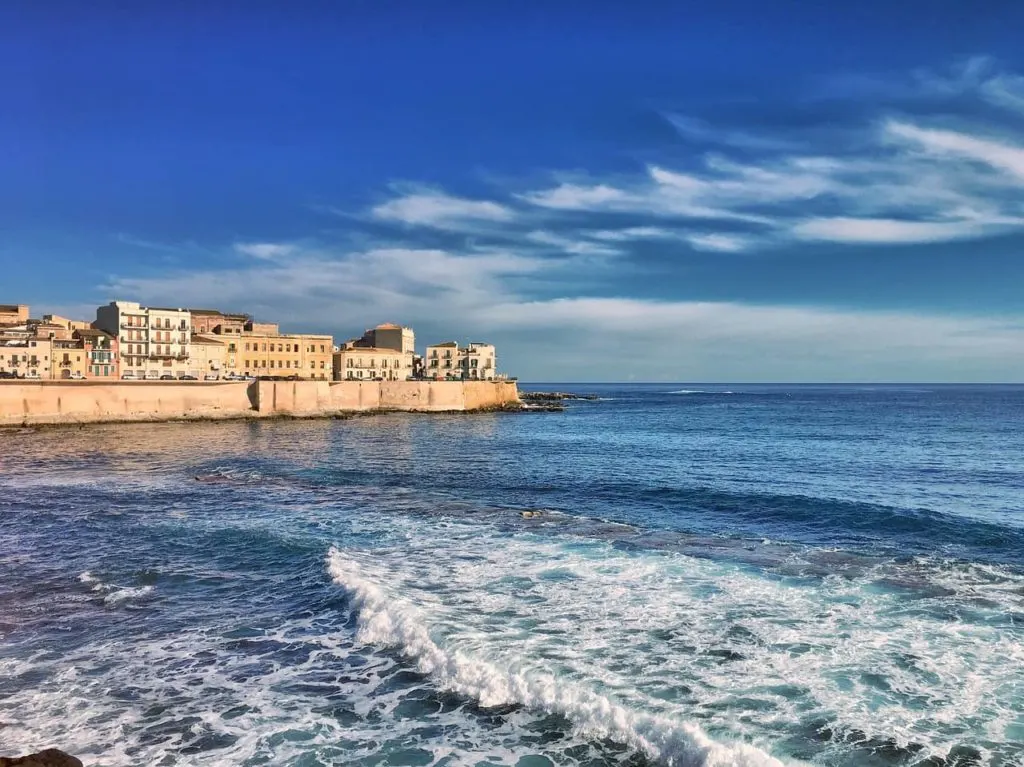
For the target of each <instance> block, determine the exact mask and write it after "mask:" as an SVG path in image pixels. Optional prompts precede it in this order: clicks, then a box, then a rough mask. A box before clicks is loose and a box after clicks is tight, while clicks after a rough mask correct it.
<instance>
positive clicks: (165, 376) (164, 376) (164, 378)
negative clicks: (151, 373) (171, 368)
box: [160, 373, 174, 381]
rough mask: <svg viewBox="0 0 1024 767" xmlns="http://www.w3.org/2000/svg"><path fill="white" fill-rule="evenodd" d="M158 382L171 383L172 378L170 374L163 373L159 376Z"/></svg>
mask: <svg viewBox="0 0 1024 767" xmlns="http://www.w3.org/2000/svg"><path fill="white" fill-rule="evenodd" d="M160 380H161V381H173V380H174V376H172V375H171V374H170V373H164V374H163V375H162V376H160Z"/></svg>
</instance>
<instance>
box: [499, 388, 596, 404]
mask: <svg viewBox="0 0 1024 767" xmlns="http://www.w3.org/2000/svg"><path fill="white" fill-rule="evenodd" d="M519 399H521V400H522V401H523V402H566V401H568V400H591V401H594V400H598V399H600V397H598V396H597V395H596V394H573V393H572V392H564V391H523V392H519Z"/></svg>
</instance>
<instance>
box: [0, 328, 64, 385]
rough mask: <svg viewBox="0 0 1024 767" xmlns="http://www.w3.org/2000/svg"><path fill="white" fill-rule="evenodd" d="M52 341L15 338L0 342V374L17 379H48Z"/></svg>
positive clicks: (50, 368)
mask: <svg viewBox="0 0 1024 767" xmlns="http://www.w3.org/2000/svg"><path fill="white" fill-rule="evenodd" d="M52 355H53V341H52V340H51V339H49V338H17V339H7V340H3V341H0V373H13V374H14V375H16V376H18V377H19V378H50V376H51V370H52V365H51V357H52Z"/></svg>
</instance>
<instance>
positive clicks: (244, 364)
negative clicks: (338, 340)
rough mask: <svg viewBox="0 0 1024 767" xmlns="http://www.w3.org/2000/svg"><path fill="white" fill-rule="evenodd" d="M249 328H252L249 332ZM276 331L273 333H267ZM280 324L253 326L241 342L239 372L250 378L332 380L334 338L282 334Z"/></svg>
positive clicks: (238, 360) (250, 324)
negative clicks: (290, 377) (276, 377)
mask: <svg viewBox="0 0 1024 767" xmlns="http://www.w3.org/2000/svg"><path fill="white" fill-rule="evenodd" d="M248 328H252V330H249V329H248ZM268 329H269V330H274V331H275V332H273V333H268V332H265V331H266V330H268ZM276 331H277V325H272V324H270V323H249V324H248V325H247V326H246V330H245V332H244V333H243V334H242V336H241V337H240V338H238V339H237V343H238V345H239V349H238V356H237V360H236V362H237V365H236V369H237V371H238V372H240V373H242V374H243V375H247V376H299V377H300V378H306V379H311V380H316V381H329V380H331V374H332V359H331V357H332V355H333V353H334V337H333V336H328V335H307V334H291V333H279V332H276Z"/></svg>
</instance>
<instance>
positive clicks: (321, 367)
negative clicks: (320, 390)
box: [309, 360, 325, 370]
mask: <svg viewBox="0 0 1024 767" xmlns="http://www.w3.org/2000/svg"><path fill="white" fill-rule="evenodd" d="M309 365H310V367H312V366H313V363H312V362H310V363H309ZM324 367H325V364H324V361H323V360H320V369H321V370H323V369H324Z"/></svg>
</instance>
